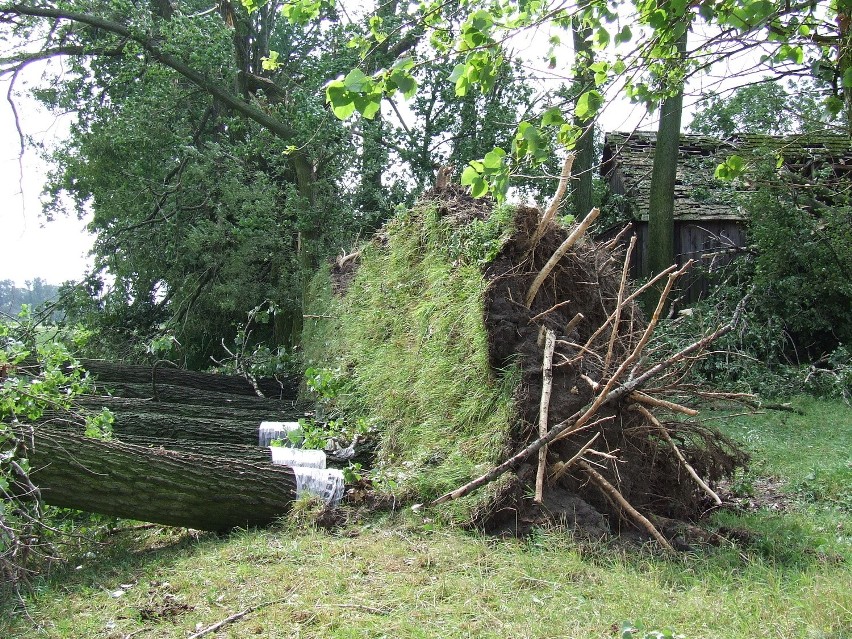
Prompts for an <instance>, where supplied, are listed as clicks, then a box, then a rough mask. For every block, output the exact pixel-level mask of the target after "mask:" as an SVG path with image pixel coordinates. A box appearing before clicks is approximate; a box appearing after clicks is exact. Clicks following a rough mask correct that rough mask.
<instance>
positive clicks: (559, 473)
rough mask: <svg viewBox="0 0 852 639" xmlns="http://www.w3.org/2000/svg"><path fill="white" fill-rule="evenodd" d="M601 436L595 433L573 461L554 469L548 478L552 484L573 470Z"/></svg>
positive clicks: (570, 460)
mask: <svg viewBox="0 0 852 639" xmlns="http://www.w3.org/2000/svg"><path fill="white" fill-rule="evenodd" d="M607 419H612V417H608V418H607ZM600 436H601V434H600V432H597V433H595V434H594V436H593V437H592V438H591V439H590V440H589V441H587V442H586V443H585V444H583V445H582V446H581V447H580V450H578V451H577V452H576V453H574V455H573V456H572V457H571V459H569V460H568V461H567V462H564V463H561V464H559V465H558V466H557V467H556V468H555V469H554V471H553V472H552V473H551V475H550V477H549V478H548V479H549V481H550V483H551V484H552V483H554V482H556V481H558V480H559V478H560V477H562V475H564V474H565V473H567V472H568V469H569V468H571V466H573V465H574V463H575V462H576V461H577V460H578V459H580V458H581V457H582V456H583V455H585V454H586V451H588V450H589V449H590V448H591V447H592V444H594V443H595V440H596V439H597V438H598V437H600Z"/></svg>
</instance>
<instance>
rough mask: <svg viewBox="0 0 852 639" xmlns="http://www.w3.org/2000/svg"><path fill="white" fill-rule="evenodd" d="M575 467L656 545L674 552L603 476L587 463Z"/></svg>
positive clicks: (666, 541) (643, 516)
mask: <svg viewBox="0 0 852 639" xmlns="http://www.w3.org/2000/svg"><path fill="white" fill-rule="evenodd" d="M577 465H578V466H579V467H580V468H582V469H583V470H584V471H585V472H586V474H587V475H588V476H589V479H591V480H592V481H593V482H594V483H595V485H597V487H598V488H600V490H601V491H602V492H603V493H605V494H606V496H607V497H609V498H610V499H612V500H613V501H614V502H615V503H617V504H618V505H619V506H620V507H621V508H622V509H624V510H625V511H626V512H627V513H628V514H629V515H630V517H631V518H632V519H633V521H634V522H636V523H637V524H639V526H640V527H641V528H644V529H645V530H646V531H647V532H648V533H649V534H650V535H651V536H652V537H653V538H654V539H656V540H657V543H659V544H660V546H662V547H663V548H665V549H666V550H668V551H669V552H674V548H672V546H671V544H670V543H669V542H668V540H667V539H666V538H665V537H663V535H662V534H661V533H660V531H659V530H657V528H656V527H655V526H654V524H652V523H651V522H650V521H648V518H647V517H645V515H643V514H642V513H640V512H639V511H638V510H636V509H635V508H634V507H633V506H631V505H630V502H629V501H627V500H626V499H625V498H624V495H622V494H621V493H620V492H618V489H617V488H616V487H615V486H613V485H612V484H610V483H609V482H608V481H607V480H606V478H605V477H604V476H603V475H601V474H600V473H599V472H598V471H596V470H595V469H594V468H592V467H591V466H590V465H589V464H588V462H584V461H583V460H580V461H579V462H577Z"/></svg>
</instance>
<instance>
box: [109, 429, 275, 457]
mask: <svg viewBox="0 0 852 639" xmlns="http://www.w3.org/2000/svg"><path fill="white" fill-rule="evenodd" d="M256 435H257V433H255V442H257V436H256ZM118 441H120V442H121V443H124V444H133V445H134V446H139V447H141V448H146V449H149V450H152V451H155V452H156V451H159V450H161V449H162V450H174V451H178V452H181V453H189V454H191V455H205V456H208V457H222V458H226V459H240V460H244V461H250V462H256V463H261V464H269V463H271V462H272V453H271V452H270V451H269V447H265V448H261V447H260V446H257V445H254V446H248V445H245V444H228V443H224V442H218V441H191V440H187V439H175V438H171V437H146V436H144V435H119V436H118Z"/></svg>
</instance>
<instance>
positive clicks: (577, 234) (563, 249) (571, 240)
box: [525, 207, 601, 308]
mask: <svg viewBox="0 0 852 639" xmlns="http://www.w3.org/2000/svg"><path fill="white" fill-rule="evenodd" d="M600 212H601V211H600V209H599V208H597V207H595V208H593V209H592V210H591V211H589V214H588V215H587V216H586V217H584V218H583V220H582V221H581V222H580V223H579V224H577V225H576V226H575V227H574V230H573V231H571V234H570V235H569V236H568V237H567V238H565V241H564V242H562V244H561V245H560V246H559V248H558V249H556V251H554V253H553V255H551V256H550V259H549V260H547V264H545V265H544V268H542V269H541V271H539V273H538V275H536V276H535V279H534V280H533V283H532V286H530V290H529V292H528V293H527V298H526V302H525V303H526V305H527V308H529V306H530V304H532V301H533V300H534V299H535V296H536V293H538V289H539V288H540V287H541V284H542V282H544V280H545V279H546V278H547V276H548V275H550V272H551V271H552V270H553V269H554V268H555V267H556V265H557V264H558V263H559V260H561V259H562V257H563V256H564V255H565V253H567V252H568V249H570V248H571V247H572V246H574V244H576V243H577V241H578V240H579V239H580V238H581V237H583V234H584V233H585V232H586V229H588V228H589V226H591V224H592V222H594V221H595V220H596V219H597V217H598V215H600Z"/></svg>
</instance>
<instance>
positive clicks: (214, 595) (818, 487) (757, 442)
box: [0, 399, 852, 639]
mask: <svg viewBox="0 0 852 639" xmlns="http://www.w3.org/2000/svg"><path fill="white" fill-rule="evenodd" d="M794 405H795V406H796V407H797V408H800V409H802V410H804V412H805V415H798V414H794V413H788V412H775V411H769V412H767V413H765V414H762V415H755V416H750V417H737V418H732V419H728V420H718V422H720V423H723V428H724V429H725V430H726V431H727V432H728V433H729V434H731V435H733V436H735V437H736V438H737V439H739V440H740V441H742V442H744V444H745V445H746V446H747V447H748V448H749V449H750V450H751V451H752V453H753V455H754V458H755V464H754V470H753V471H752V472H751V474H749V475H747V476H745V477H743V478H742V479H741V481H740V482H739V483H740V484H741V485H742V488H743V490H747V489H748V487H749V485H759V484H760V481H761V480H762V479H764V478H766V477H772V478H774V479H776V480H778V481H779V482H782V484H781V490H782V491H786V495H787V498H788V499H789V503H788V504H787V505H786V506H785V507H784V509H782V510H769V509H767V510H761V511H757V512H754V513H748V514H731V513H726V514H721V515H717V516H716V517H715V519H714V520H713V523H712V525H721V526H726V527H728V528H736V529H740V530H745V531H748V533H749V537H750V541H749V542H748V543H747V544H744V545H741V546H738V547H734V546H733V545H730V546H723V547H716V548H704V549H699V550H696V551H693V552H689V553H683V554H680V555H678V556H677V557H660V556H659V555H656V554H654V553H653V552H651V550H650V549H647V548H629V549H628V548H625V547H623V546H621V545H619V544H617V543H614V542H612V543H590V542H578V541H577V540H575V539H573V538H572V536H571V534H569V533H567V532H565V531H559V530H541V531H537V532H536V533H535V534H533V535H532V536H530V537H529V538H527V539H524V540H515V539H510V540H502V539H493V538H488V537H484V536H481V535H478V534H475V533H469V532H464V531H461V530H457V529H450V528H440V527H438V528H436V527H435V524H434V522H431V521H430V520H429V516H428V513H426V514H425V515H423V514H420V515H415V514H414V513H411V512H407V513H403V514H398V515H395V516H382V515H376V516H373V517H371V518H369V519H367V520H366V521H361V522H360V523H359V524H357V525H352V526H349V527H347V528H345V529H343V530H340V531H337V532H336V533H333V534H332V533H327V532H324V531H318V530H314V529H312V528H311V527H310V526H304V525H302V526H297V525H295V524H293V523H292V522H289V523H288V522H282V525H281V526H280V527H276V528H270V529H267V530H260V531H247V532H240V533H236V534H232V535H230V536H227V537H218V536H215V535H210V534H203V535H200V536H197V535H193V534H191V533H189V532H187V531H184V530H180V529H153V530H144V531H131V532H126V533H119V534H116V535H113V536H112V537H109V538H106V539H104V540H102V541H103V544H102V545H100V546H97V547H92V548H89V549H88V551H89V552H90V553H91V554H90V555H89V556H81V557H79V558H76V559H74V560H73V561H72V563H70V564H69V565H68V567H67V568H65V569H63V570H58V571H55V572H54V573H53V574H52V575H50V576H48V577H46V578H44V579H42V580H41V581H39V582H38V583H37V584H36V587H35V590H34V592H33V593H32V594H31V595H30V596H29V597H28V598H27V599H26V609H25V610H24V609H23V608H22V607H21V606H19V607H18V608H17V609H16V610H14V611H9V610H8V609H7V611H6V612H5V613H4V616H3V618H2V619H0V637H69V638H70V637H110V638H120V637H130V636H133V637H142V638H149V637H173V638H181V639H186V638H187V637H189V636H190V635H191V634H192V633H193V632H195V631H196V629H200V628H205V627H207V626H209V625H211V624H213V623H216V622H217V621H221V620H223V619H225V618H227V617H229V616H230V615H233V614H234V613H238V612H241V611H244V610H246V609H247V608H250V607H254V606H257V605H259V604H266V605H263V606H262V607H261V608H259V609H257V610H254V611H251V612H249V613H248V614H246V615H245V616H243V617H241V618H239V619H237V620H235V621H233V622H232V623H229V624H226V625H224V626H222V628H221V629H220V630H218V631H216V632H215V633H210V634H208V635H205V636H207V637H214V636H215V637H246V636H262V637H304V638H308V637H317V638H319V637H332V638H334V637H340V638H342V637H430V638H431V637H447V638H450V637H494V638H506V637H513V638H514V637H518V638H520V637H554V638H556V637H559V638H586V637H613V636H617V632H616V629H617V627H618V626H619V625H620V623H621V622H622V621H623V620H630V621H633V622H642V623H644V624H645V625H646V626H647V627H649V628H663V627H669V628H672V629H674V630H675V631H676V632H678V633H680V634H682V635H684V636H685V637H688V638H690V639H692V638H696V639H697V638H707V639H710V638H714V639H716V638H718V639H722V638H725V639H730V638H736V637H742V638H752V637H777V638H779V639H780V638H790V637H803V638H812V639H818V638H824V639H852V515H850V510H852V507H850V501H851V500H850V494H849V493H850V490H852V488H850V484H852V479H851V478H850V474H852V468H851V467H850V458H852V452H850V451H852V410H850V409H849V407H847V406H845V405H844V404H842V403H830V402H823V401H816V400H810V399H801V400H797V401H796V402H795V403H794Z"/></svg>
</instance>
